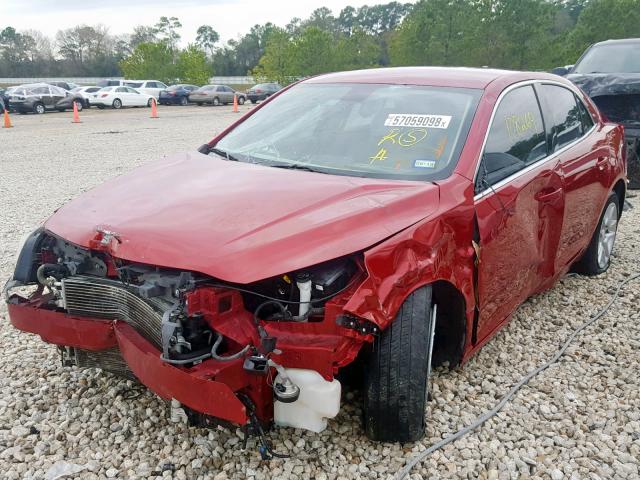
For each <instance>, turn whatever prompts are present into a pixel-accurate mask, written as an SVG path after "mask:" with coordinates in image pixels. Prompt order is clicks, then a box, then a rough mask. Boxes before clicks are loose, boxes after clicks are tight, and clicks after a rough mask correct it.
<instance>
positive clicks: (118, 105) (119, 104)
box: [113, 98, 122, 110]
mask: <svg viewBox="0 0 640 480" xmlns="http://www.w3.org/2000/svg"><path fill="white" fill-rule="evenodd" d="M113 108H115V109H116V110H120V109H121V108H122V101H121V100H120V99H119V98H116V99H115V100H114V101H113Z"/></svg>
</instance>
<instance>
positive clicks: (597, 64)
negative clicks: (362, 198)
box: [572, 43, 640, 74]
mask: <svg viewBox="0 0 640 480" xmlns="http://www.w3.org/2000/svg"><path fill="white" fill-rule="evenodd" d="M572 73H583V74H584V73H640V43H619V44H609V45H607V44H603V45H595V46H594V47H592V48H590V49H589V50H588V51H587V53H585V54H584V57H582V59H580V61H579V62H578V64H577V65H576V66H575V67H574V68H573V72H572Z"/></svg>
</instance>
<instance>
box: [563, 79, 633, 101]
mask: <svg viewBox="0 0 640 480" xmlns="http://www.w3.org/2000/svg"><path fill="white" fill-rule="evenodd" d="M566 78H567V79H568V80H571V81H572V82H573V83H575V84H576V85H577V86H579V87H580V88H581V89H582V90H583V91H584V93H586V94H587V95H589V96H590V97H592V98H593V97H597V96H600V95H628V94H640V73H590V74H580V73H572V74H569V75H567V77H566Z"/></svg>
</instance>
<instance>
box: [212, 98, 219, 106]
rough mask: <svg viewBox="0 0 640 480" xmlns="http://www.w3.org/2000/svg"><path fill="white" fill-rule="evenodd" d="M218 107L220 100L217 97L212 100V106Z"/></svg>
mask: <svg viewBox="0 0 640 480" xmlns="http://www.w3.org/2000/svg"><path fill="white" fill-rule="evenodd" d="M218 105H220V99H219V98H218V97H216V98H214V99H213V106H214V107H217V106H218Z"/></svg>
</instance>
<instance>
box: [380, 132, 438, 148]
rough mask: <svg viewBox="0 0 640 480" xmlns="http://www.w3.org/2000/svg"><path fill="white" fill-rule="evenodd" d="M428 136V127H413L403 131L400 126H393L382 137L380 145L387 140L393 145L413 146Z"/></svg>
mask: <svg viewBox="0 0 640 480" xmlns="http://www.w3.org/2000/svg"><path fill="white" fill-rule="evenodd" d="M426 137H427V129H426V128H412V129H411V130H408V131H406V132H402V133H401V130H400V129H399V128H392V129H391V130H390V131H389V132H388V133H386V134H385V135H383V136H382V137H381V138H380V140H379V141H378V146H380V145H382V144H384V143H385V142H390V143H392V144H393V145H399V146H400V147H413V146H414V145H415V144H416V143H419V142H421V141H422V140H424V139H425V138H426Z"/></svg>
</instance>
